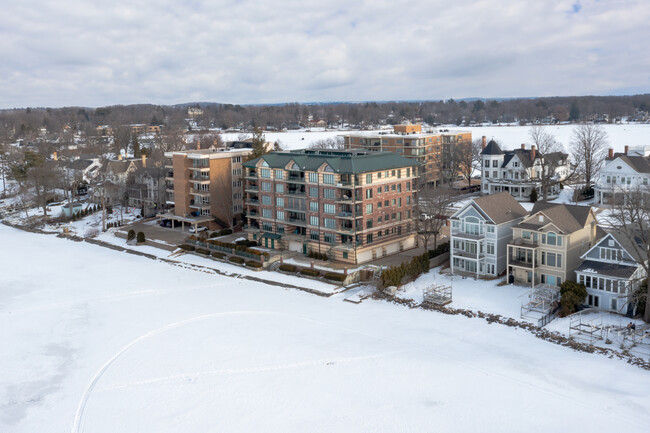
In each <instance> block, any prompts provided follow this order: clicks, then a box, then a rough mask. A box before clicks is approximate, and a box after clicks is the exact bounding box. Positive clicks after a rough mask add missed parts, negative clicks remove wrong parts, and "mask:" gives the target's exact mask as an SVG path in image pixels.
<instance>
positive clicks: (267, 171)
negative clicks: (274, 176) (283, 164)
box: [260, 168, 271, 179]
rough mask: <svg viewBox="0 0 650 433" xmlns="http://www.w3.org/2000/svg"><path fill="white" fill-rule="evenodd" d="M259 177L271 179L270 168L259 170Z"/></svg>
mask: <svg viewBox="0 0 650 433" xmlns="http://www.w3.org/2000/svg"><path fill="white" fill-rule="evenodd" d="M260 176H261V177H264V178H267V179H269V178H270V177H271V169H270V168H261V169H260Z"/></svg>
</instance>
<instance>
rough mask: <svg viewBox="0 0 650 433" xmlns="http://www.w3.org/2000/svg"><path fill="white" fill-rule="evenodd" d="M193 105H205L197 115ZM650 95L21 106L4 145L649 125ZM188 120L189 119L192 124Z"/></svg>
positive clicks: (1, 136) (9, 114) (4, 118)
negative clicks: (50, 139) (140, 135)
mask: <svg viewBox="0 0 650 433" xmlns="http://www.w3.org/2000/svg"><path fill="white" fill-rule="evenodd" d="M188 107H192V108H200V110H198V111H196V112H195V113H192V116H191V119H190V115H189V114H188ZM649 111H650V94H643V95H632V96H579V97H548V98H519V99H504V100H497V99H477V100H459V101H456V100H454V99H448V100H440V101H418V102H363V103H325V104H298V103H288V104H277V105H234V104H219V103H198V104H184V105H173V106H169V105H152V104H137V105H114V106H108V107H98V108H88V107H63V108H31V107H28V108H17V109H8V110H0V140H16V139H30V138H33V137H36V136H39V134H42V132H41V128H45V130H46V131H47V133H57V134H58V133H61V132H63V131H64V130H65V131H66V132H69V133H75V132H77V133H78V132H83V133H85V134H86V135H89V136H90V135H101V131H97V129H96V127H97V126H100V125H108V126H111V127H112V128H113V129H116V128H117V127H119V126H122V125H128V124H135V123H141V124H149V125H164V126H165V127H166V128H169V129H187V128H188V125H189V128H195V129H208V128H220V129H231V128H240V129H241V128H245V129H249V130H252V129H255V128H268V129H273V128H275V129H282V128H292V127H306V126H310V121H312V122H315V121H318V120H323V121H325V123H326V124H327V125H329V126H336V125H342V124H346V125H354V126H359V127H363V126H372V125H379V124H397V123H400V122H402V121H403V120H410V121H423V122H426V123H428V124H432V125H435V124H456V125H465V126H467V125H469V124H472V123H474V122H475V123H485V122H490V123H508V122H515V121H519V122H522V123H523V122H549V121H558V122H564V121H571V122H580V121H585V120H600V121H615V120H616V119H620V118H621V117H628V118H634V119H638V120H642V121H647V120H648V112H649ZM188 119H189V120H191V122H188Z"/></svg>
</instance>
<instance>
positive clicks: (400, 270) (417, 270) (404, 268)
mask: <svg viewBox="0 0 650 433" xmlns="http://www.w3.org/2000/svg"><path fill="white" fill-rule="evenodd" d="M423 272H429V253H428V252H426V253H424V254H421V255H419V256H415V257H413V259H412V260H411V261H410V262H408V263H402V264H401V265H399V266H393V267H390V268H388V269H386V270H385V271H384V272H382V273H381V285H382V287H388V286H400V285H402V283H403V282H405V280H407V279H413V280H414V279H416V278H417V277H418V276H419V275H420V274H422V273H423Z"/></svg>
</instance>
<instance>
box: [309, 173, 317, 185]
mask: <svg viewBox="0 0 650 433" xmlns="http://www.w3.org/2000/svg"><path fill="white" fill-rule="evenodd" d="M309 182H311V183H318V173H309Z"/></svg>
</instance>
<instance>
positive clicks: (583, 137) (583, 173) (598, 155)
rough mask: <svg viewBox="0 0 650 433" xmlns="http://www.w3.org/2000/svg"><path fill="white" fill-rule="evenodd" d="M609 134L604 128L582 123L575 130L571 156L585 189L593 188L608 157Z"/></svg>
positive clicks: (572, 138)
mask: <svg viewBox="0 0 650 433" xmlns="http://www.w3.org/2000/svg"><path fill="white" fill-rule="evenodd" d="M607 145H608V139H607V132H605V130H604V129H603V127H602V126H600V125H598V124H593V123H582V124H580V125H578V126H576V127H575V128H573V135H572V137H571V154H572V156H573V162H574V163H575V164H576V171H577V175H578V176H580V177H581V178H583V179H584V181H585V188H587V189H589V188H591V185H592V181H593V179H595V178H596V176H597V175H598V172H599V171H600V168H601V167H602V165H603V162H604V161H605V156H606V155H607Z"/></svg>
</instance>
